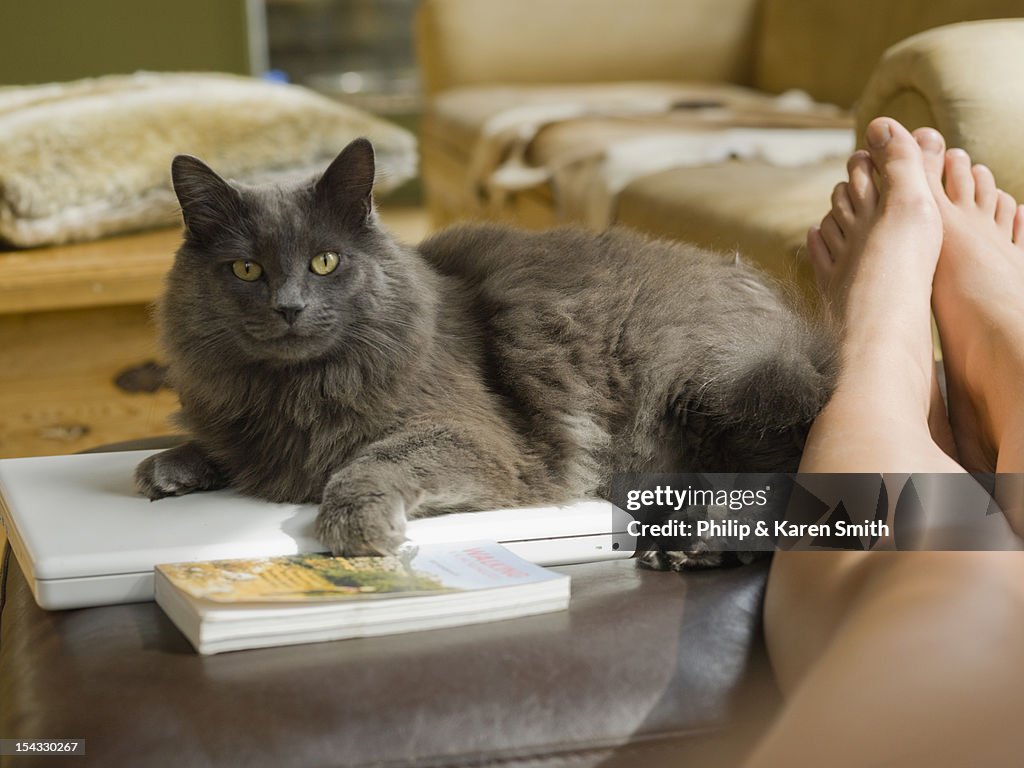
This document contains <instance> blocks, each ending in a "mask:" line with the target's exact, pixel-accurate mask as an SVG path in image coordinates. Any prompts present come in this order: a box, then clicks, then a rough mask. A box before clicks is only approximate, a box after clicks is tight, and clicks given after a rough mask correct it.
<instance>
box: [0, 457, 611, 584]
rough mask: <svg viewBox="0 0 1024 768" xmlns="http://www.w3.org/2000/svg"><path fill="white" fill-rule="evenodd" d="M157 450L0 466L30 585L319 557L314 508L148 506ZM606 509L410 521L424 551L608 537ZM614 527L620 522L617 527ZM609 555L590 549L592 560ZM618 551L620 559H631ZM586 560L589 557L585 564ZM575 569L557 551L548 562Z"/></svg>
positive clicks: (169, 502)
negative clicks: (141, 470)
mask: <svg viewBox="0 0 1024 768" xmlns="http://www.w3.org/2000/svg"><path fill="white" fill-rule="evenodd" d="M152 453H155V451H122V452H116V453H94V454H76V455H72V456H45V457H37V458H26V459H3V460H0V502H2V506H3V508H4V509H3V510H2V514H3V516H4V524H5V526H6V527H7V529H8V535H9V536H10V538H11V540H12V544H13V545H14V548H15V552H17V553H18V554H19V555H21V554H22V553H24V555H25V557H19V561H22V562H21V566H22V569H23V570H24V571H25V572H26V574H27V575H30V576H31V577H33V578H35V579H37V580H55V579H78V578H86V577H93V576H109V575H116V574H128V573H140V572H149V571H152V569H153V566H154V565H155V564H157V563H177V562H186V561H189V560H220V559H229V558H236V557H271V556H275V555H290V554H296V553H299V552H319V551H323V550H324V547H323V545H321V544H320V543H319V542H318V541H317V539H316V536H315V534H314V521H315V519H316V513H317V507H316V505H313V504H275V503H272V502H268V501H264V500H262V499H256V498H252V497H248V496H242V495H240V494H238V493H236V492H234V491H232V490H222V491H207V492H202V493H193V494H188V495H186V496H175V497H169V498H166V499H161V500H159V501H152V502H151V501H149V500H148V499H147V498H145V497H144V496H141V495H140V494H138V493H137V492H136V490H135V487H134V481H133V474H134V472H135V467H136V466H137V465H138V463H139V462H140V461H142V459H144V458H145V457H146V456H149V455H150V454H152ZM614 527H615V522H613V513H612V506H611V504H609V503H608V502H605V501H598V500H582V501H579V502H576V503H574V504H570V505H566V506H563V507H535V508H530V509H512V510H491V511H486V512H471V513H464V514H456V515H440V516H437V517H429V518H423V519H420V520H414V521H412V522H410V524H409V531H408V533H409V537H410V538H411V539H413V540H414V541H417V542H421V543H428V542H436V541H453V542H454V541H471V540H489V541H498V542H503V543H510V542H516V541H533V540H565V541H567V542H570V543H571V540H572V539H573V538H574V537H576V538H578V537H585V536H593V535H610V534H611V533H612V532H613V530H614ZM620 527H621V522H620ZM610 554H611V553H610V552H603V551H595V552H594V553H593V555H592V558H593V559H603V558H604V557H607V556H609V555H610ZM628 554H629V553H627V552H625V551H623V552H620V553H618V555H617V556H620V557H621V556H628ZM583 559H591V557H586V558H583ZM559 561H562V562H578V561H580V558H579V556H578V555H577V553H576V552H575V550H573V551H572V553H571V556H570V557H568V559H564V558H562V557H561V556H560V555H559V553H558V552H557V551H554V554H553V555H551V556H548V559H547V562H559Z"/></svg>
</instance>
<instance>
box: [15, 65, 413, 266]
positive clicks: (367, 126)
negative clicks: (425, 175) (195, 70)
mask: <svg viewBox="0 0 1024 768" xmlns="http://www.w3.org/2000/svg"><path fill="white" fill-rule="evenodd" d="M358 136H365V137H367V138H368V139H370V141H372V142H373V145H374V148H375V149H376V153H377V172H378V179H377V184H378V186H377V188H378V190H381V191H386V190H388V189H390V188H393V187H395V186H397V185H399V184H400V183H402V182H403V181H405V180H407V179H408V178H410V177H411V176H413V175H414V174H415V172H416V143H415V139H414V138H413V136H412V134H410V133H409V132H408V131H405V130H403V129H402V128H399V127H397V126H395V125H392V124H390V123H387V122H385V121H383V120H380V119H377V118H375V117H373V116H372V115H369V114H366V113H365V112H362V111H360V110H357V109H353V108H351V107H347V106H345V105H342V104H339V103H337V102H335V101H332V100H330V99H328V98H326V97H323V96H319V95H317V94H315V93H313V92H312V91H309V90H306V89H304V88H300V87H298V86H291V85H280V84H275V83H268V82H264V81H261V80H256V79H253V78H247V77H237V76H233V75H221V74H178V73H173V74H156V73H147V72H140V73H137V74H134V75H112V76H108V77H101V78H96V79H89V80H79V81H75V82H70V83H55V84H52V85H41V86H28V87H15V88H0V239H2V240H4V241H6V242H7V243H9V244H11V245H14V246H17V247H30V246H38V245H44V244H52V243H63V242H68V241H72V240H87V239H92V238H97V237H101V236H104V235H110V234H114V233H118V232H125V231H129V230H136V229H144V228H147V227H154V226H163V225H169V224H173V223H174V222H175V221H177V218H178V215H177V210H178V206H177V202H176V200H175V197H174V193H173V191H172V190H171V185H170V165H171V159H172V158H173V157H174V155H176V154H180V153H184V154H190V155H196V156H197V157H200V158H202V159H203V160H205V161H206V162H207V163H209V164H210V165H211V166H212V167H213V168H214V169H216V170H217V171H218V172H219V173H220V174H222V175H223V176H225V177H227V178H232V179H236V180H238V181H243V182H256V181H265V180H271V179H273V180H285V179H289V178H296V179H298V178H301V177H309V176H312V175H313V174H314V173H316V172H318V171H321V170H323V168H325V167H326V166H327V164H328V163H329V162H330V161H331V160H332V159H333V158H334V157H335V155H336V154H337V153H338V152H339V151H340V150H341V149H342V148H343V147H344V146H345V145H346V144H347V143H348V142H349V141H351V140H352V139H354V138H356V137H358Z"/></svg>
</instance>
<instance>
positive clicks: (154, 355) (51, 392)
mask: <svg viewBox="0 0 1024 768" xmlns="http://www.w3.org/2000/svg"><path fill="white" fill-rule="evenodd" d="M380 212H381V219H382V221H383V222H384V224H385V226H387V227H388V228H389V229H390V230H391V231H392V232H393V233H394V234H395V236H396V237H397V238H398V239H399V240H401V241H403V242H412V243H415V242H419V241H420V240H421V239H422V238H423V237H424V236H425V235H426V234H427V233H428V229H429V223H428V217H427V214H426V211H425V210H424V209H422V208H388V207H387V205H386V204H385V205H383V206H381V211H380ZM138 239H143V242H144V243H145V245H146V246H147V249H148V252H147V253H146V254H145V255H143V256H141V257H138V258H135V257H134V254H133V256H132V257H126V258H125V259H124V263H123V265H122V267H121V268H117V265H116V264H114V265H111V261H112V259H111V257H110V249H109V248H108V249H107V250H106V251H104V248H103V245H102V243H103V241H100V242H98V243H90V244H88V245H87V246H85V247H83V246H77V247H75V248H73V249H72V248H67V247H65V248H55V249H49V250H46V251H25V252H20V253H14V254H0V257H2V258H3V259H5V263H4V265H3V266H4V269H3V274H2V279H0V458H9V457H17V456H40V455H56V454H65V453H74V452H76V451H80V450H83V449H85V448H90V447H93V446H97V445H102V444H104V443H111V442H117V441H121V440H131V439H136V438H140V437H147V436H152V435H160V434H167V433H169V432H172V431H173V428H172V426H171V425H170V424H169V422H168V416H169V414H170V413H171V412H172V411H173V410H174V409H175V407H176V398H175V395H174V393H173V392H171V391H169V390H167V389H160V390H158V391H156V392H146V391H134V392H133V391H130V390H131V387H128V388H126V387H125V386H124V385H123V383H122V385H120V386H119V385H118V384H117V383H116V379H117V378H118V376H119V375H120V374H122V373H124V372H125V371H128V370H138V369H140V368H144V366H145V365H146V364H147V363H149V362H156V363H159V362H160V361H161V354H160V350H159V348H158V346H157V343H156V334H155V331H154V329H153V324H152V318H151V313H152V310H151V303H150V300H151V299H152V298H153V297H154V296H155V295H156V294H157V292H158V291H159V287H160V284H161V283H162V279H163V275H164V273H165V272H166V270H167V269H168V268H169V267H170V264H171V259H172V254H173V251H174V249H175V247H176V244H177V242H178V240H179V235H178V234H176V233H175V232H173V231H169V232H163V233H160V232H157V233H152V234H147V235H144V236H136V240H138ZM76 275H88V278H86V277H82V278H81V279H79V278H78V277H76ZM58 285H59V290H61V291H63V292H64V293H65V295H66V298H65V299H64V300H62V301H61V303H60V305H61V306H63V307H70V308H62V309H60V310H46V309H45V307H47V306H52V302H53V301H54V297H53V292H54V291H55V290H58V288H57V286H58ZM47 302H50V304H47ZM40 308H43V311H40Z"/></svg>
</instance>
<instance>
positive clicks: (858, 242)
mask: <svg viewBox="0 0 1024 768" xmlns="http://www.w3.org/2000/svg"><path fill="white" fill-rule="evenodd" d="M867 139H868V146H869V147H870V149H869V151H867V152H857V153H854V155H853V156H852V157H851V158H850V162H849V164H848V169H849V181H847V182H843V183H841V184H839V185H837V186H836V189H835V191H834V193H833V196H832V210H831V211H830V212H829V213H828V214H827V215H826V216H825V218H824V219H823V220H822V222H821V226H820V227H816V228H813V229H812V230H811V231H810V232H809V233H808V251H809V254H810V258H811V261H812V263H813V265H814V269H815V273H816V275H817V278H818V283H819V286H820V287H821V289H822V292H823V294H824V296H825V298H826V300H827V301H828V303H829V305H830V307H831V311H832V313H833V315H834V317H835V319H836V321H837V322H838V323H839V324H840V325H841V326H842V329H843V341H842V361H843V370H842V372H841V374H840V378H839V382H838V385H837V388H836V394H835V396H834V397H833V398H832V401H831V402H830V403H829V405H828V406H827V407H826V411H825V412H823V416H825V415H826V413H827V418H824V419H823V418H821V417H819V422H820V423H821V424H823V425H824V424H826V423H827V424H828V425H829V429H831V430H833V431H834V430H835V429H838V430H840V431H844V430H847V429H852V428H853V426H852V425H854V424H856V425H857V427H856V429H857V437H858V438H859V439H857V440H851V441H847V440H846V438H842V440H841V442H842V441H847V442H848V445H847V447H846V448H844V449H843V450H842V454H843V455H842V457H841V458H842V461H841V462H839V464H838V465H836V466H837V467H838V468H833V465H834V464H836V461H837V459H836V457H835V456H833V455H832V453H834V451H833V452H830V451H829V450H826V449H827V448H828V447H829V446H830V445H832V443H833V442H834V441H829V440H819V441H818V442H820V443H822V445H823V446H824V448H822V449H821V450H818V449H813V451H812V453H811V454H809V453H808V451H805V453H804V463H802V464H801V468H802V471H848V472H878V471H882V472H915V471H916V472H929V471H936V472H945V471H956V470H958V469H959V467H958V466H957V465H956V464H955V463H954V462H953V461H951V460H950V459H949V457H948V456H945V455H943V453H942V451H940V450H939V449H938V448H937V447H936V441H935V439H934V438H933V437H932V435H931V434H930V431H929V416H930V410H931V393H932V391H933V381H934V364H933V358H932V333H931V309H930V297H931V291H932V277H933V275H934V272H935V267H936V263H937V261H938V257H939V249H940V247H941V243H942V222H941V218H940V215H939V210H938V207H937V205H936V203H935V200H934V198H933V197H932V194H931V192H930V190H929V188H928V183H927V180H926V179H925V176H924V166H923V164H922V159H921V150H920V148H919V147H918V145H917V143H916V142H915V141H914V139H913V137H912V136H911V135H910V134H909V133H908V132H907V131H906V129H905V128H903V126H901V125H900V124H899V123H897V122H896V121H894V120H892V119H890V118H878V119H877V120H874V121H872V122H871V124H870V125H869V126H868V131H867ZM876 172H877V174H878V177H879V182H878V184H876V182H875V179H874V174H875V173H876ZM817 426H818V425H817V423H816V427H817ZM822 428H824V427H822ZM868 433H870V434H868ZM812 434H813V430H812ZM894 436H895V437H894ZM812 444H816V443H815V441H812V440H808V445H809V446H811V445H812ZM855 445H856V446H859V447H857V448H856V449H855V447H854V446H855ZM832 447H835V446H834V445H833V446H832ZM819 454H820V455H819ZM810 467H814V469H809V468H810Z"/></svg>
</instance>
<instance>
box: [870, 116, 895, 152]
mask: <svg viewBox="0 0 1024 768" xmlns="http://www.w3.org/2000/svg"><path fill="white" fill-rule="evenodd" d="M891 138H892V128H890V127H889V123H887V122H886V121H884V120H876V121H875V122H873V123H871V125H869V126H868V130H867V139H868V144H870V145H871V146H872V147H874V148H875V149H881V148H882V147H884V146H885V145H886V144H888V143H889V140H890V139H891Z"/></svg>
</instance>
